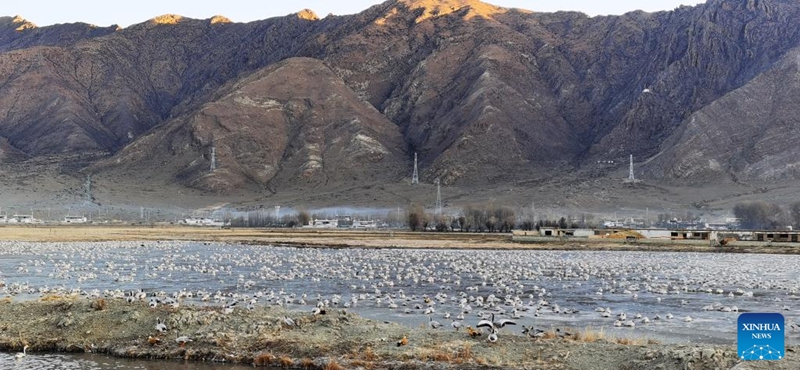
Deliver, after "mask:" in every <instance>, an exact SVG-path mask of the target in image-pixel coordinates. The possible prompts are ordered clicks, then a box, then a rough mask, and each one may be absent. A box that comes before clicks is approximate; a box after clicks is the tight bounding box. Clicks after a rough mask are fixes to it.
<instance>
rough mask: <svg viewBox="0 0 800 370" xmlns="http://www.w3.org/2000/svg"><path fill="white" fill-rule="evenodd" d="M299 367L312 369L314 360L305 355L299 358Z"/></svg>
mask: <svg viewBox="0 0 800 370" xmlns="http://www.w3.org/2000/svg"><path fill="white" fill-rule="evenodd" d="M300 367H301V368H303V369H313V368H314V360H312V359H310V358H308V357H306V358H304V359H302V360H300Z"/></svg>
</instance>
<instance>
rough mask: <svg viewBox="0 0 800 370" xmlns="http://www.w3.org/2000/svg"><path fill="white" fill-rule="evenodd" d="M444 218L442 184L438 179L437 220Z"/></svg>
mask: <svg viewBox="0 0 800 370" xmlns="http://www.w3.org/2000/svg"><path fill="white" fill-rule="evenodd" d="M441 216H442V184H441V181H439V179H436V218H439V217H441Z"/></svg>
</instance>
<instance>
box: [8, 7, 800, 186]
mask: <svg viewBox="0 0 800 370" xmlns="http://www.w3.org/2000/svg"><path fill="white" fill-rule="evenodd" d="M796 19H800V4H797V3H796V2H794V1H789V0H709V1H708V2H707V3H706V4H702V5H698V6H695V7H685V6H684V7H679V8H676V9H674V10H673V11H665V12H657V13H644V12H632V13H628V14H625V15H622V16H610V17H588V16H586V15H584V14H581V13H574V12H558V13H537V12H535V11H527V10H520V9H505V8H500V7H496V6H493V5H489V4H486V3H481V2H479V1H475V0H443V1H433V0H389V1H386V2H384V3H381V4H378V5H375V6H373V7H370V8H369V9H366V10H364V11H363V12H361V13H358V14H354V15H349V16H328V17H325V18H323V19H319V18H318V17H317V16H316V15H314V14H313V13H312V12H310V11H302V12H299V13H296V14H291V15H288V16H286V17H279V18H271V19H267V20H263V21H257V22H251V23H247V24H241V23H232V22H230V21H229V20H227V19H226V18H224V17H221V16H218V17H214V18H212V19H208V20H195V19H187V18H183V17H180V16H176V15H165V16H160V17H156V18H153V19H151V20H149V21H146V22H144V23H140V24H136V25H133V26H131V27H129V28H126V29H119V28H118V27H116V26H112V27H107V28H102V27H94V26H90V25H85V24H79V23H77V24H68V25H54V26H48V27H41V28H37V27H35V26H34V25H33V24H32V23H30V22H27V21H25V20H24V19H22V18H19V17H14V18H11V17H3V18H0V150H1V152H0V153H2V155H0V166H4V165H5V166H8V165H9V163H19V161H23V162H24V161H37V160H38V161H41V160H42V158H47V160H46V162H48V163H53V162H59V161H60V162H63V163H62V165H61V166H62V167H63V168H65V169H69V170H82V171H83V173H92V174H94V175H95V176H97V178H98V179H105V181H106V183H105V186H106V187H107V190H108V192H113V189H114V187H115V186H117V185H118V184H120V183H125V182H137V181H141V179H148V180H147V181H151V182H153V183H154V184H164V185H169V186H173V187H175V188H176V189H181V188H183V189H187V190H191V189H198V190H200V191H206V192H211V193H217V194H223V195H224V194H233V193H236V194H242V198H241V199H255V198H257V197H260V196H263V195H265V194H266V195H270V194H272V195H274V194H287V193H295V194H298V193H300V192H307V191H315V192H325V191H335V189H338V188H342V187H353V186H360V184H367V185H366V186H371V185H369V184H399V183H402V182H404V181H407V178H408V177H409V175H410V172H411V166H412V164H411V161H412V158H413V153H414V152H418V153H419V155H420V166H421V171H422V172H421V173H422V177H423V181H426V182H431V181H433V180H434V179H435V178H441V179H442V181H443V183H445V184H446V185H450V186H455V187H460V188H461V189H484V190H485V189H496V188H497V186H496V185H497V184H500V183H502V184H509V183H510V184H513V183H518V184H525V183H526V181H531V180H530V179H532V178H536V179H538V180H536V182H537V183H541V182H542V181H546V182H548V183H571V182H573V181H574V179H575V178H582V179H585V178H587V177H588V178H602V177H608V176H616V173H617V172H614V171H621V170H622V169H623V167H625V166H624V164H625V160H626V159H627V157H628V155H630V154H633V155H634V156H635V157H636V158H637V159H639V161H640V162H645V161H646V162H645V164H644V166H643V168H642V175H643V176H644V177H645V179H649V180H651V181H655V182H659V183H678V182H690V183H692V184H696V185H697V186H701V187H702V186H713V185H714V184H717V183H719V181H721V180H724V181H726V182H730V183H733V184H739V185H744V186H749V185H748V184H752V183H756V182H759V183H760V182H764V181H767V182H770V181H772V182H774V181H793V180H796V179H797V178H798V174H799V173H798V172H797V171H796V170H795V169H794V168H795V167H796V165H797V161H796V160H794V159H793V158H797V155H795V154H794V152H795V150H794V149H792V148H793V146H792V145H791V143H793V142H794V141H796V139H797V137H798V136H799V135H800V132H798V131H797V130H796V129H795V127H797V125H796V124H795V121H796V118H795V116H796V115H797V114H796V109H797V108H796V107H797V105H796V104H793V103H794V100H796V99H795V96H796V95H797V94H794V91H795V89H796V86H795V85H797V78H796V75H797V74H796V70H797V55H798V54H797V51H796V48H797V47H798V46H799V45H798V44H799V43H800V26H798V25H797V24H796V22H795V20H796ZM212 146H213V147H214V148H215V151H216V156H217V158H216V159H217V169H216V170H215V171H214V172H212V171H211V170H210V161H211V157H210V150H211V147H212ZM76 158H78V159H76ZM598 161H600V162H602V163H604V164H603V165H602V166H598ZM609 161H614V162H613V163H614V164H613V165H611V166H608V165H607V163H609ZM37 163H38V162H37ZM784 167H785V169H784ZM612 174H613V175H612ZM98 181H100V180H98ZM115 184H117V185H115ZM99 185H100V186H103V184H102V182H101V183H100V184H99ZM523 186H524V185H523ZM465 191H466V190H465Z"/></svg>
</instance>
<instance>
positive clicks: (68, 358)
mask: <svg viewBox="0 0 800 370" xmlns="http://www.w3.org/2000/svg"><path fill="white" fill-rule="evenodd" d="M0 369H14V370H44V369H47V370H117V369H125V370H244V369H252V367H251V366H244V365H227V364H211V363H204V362H177V361H174V362H173V361H148V360H131V359H124V358H114V357H109V356H104V355H97V354H68V355H65V354H37V353H30V354H28V355H27V356H25V357H23V358H21V359H18V358H16V355H15V354H13V353H0Z"/></svg>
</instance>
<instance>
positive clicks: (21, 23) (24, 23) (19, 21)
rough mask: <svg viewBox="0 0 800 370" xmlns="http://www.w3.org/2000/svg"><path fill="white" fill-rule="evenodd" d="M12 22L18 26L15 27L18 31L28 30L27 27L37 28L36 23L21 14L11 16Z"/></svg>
mask: <svg viewBox="0 0 800 370" xmlns="http://www.w3.org/2000/svg"><path fill="white" fill-rule="evenodd" d="M6 19H8V18H6ZM11 24H12V25H14V26H16V28H15V30H16V31H23V30H26V29H34V28H36V25H35V24H33V22H30V21H28V20H27V19H25V18H22V16H19V15H15V16H14V17H13V18H11Z"/></svg>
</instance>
